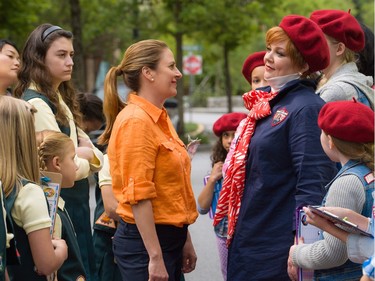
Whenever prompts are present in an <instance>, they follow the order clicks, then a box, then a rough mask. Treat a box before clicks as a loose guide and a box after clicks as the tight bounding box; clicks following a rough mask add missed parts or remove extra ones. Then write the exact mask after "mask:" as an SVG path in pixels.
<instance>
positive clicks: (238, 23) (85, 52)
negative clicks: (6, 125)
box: [0, 0, 374, 130]
mask: <svg viewBox="0 0 375 281" xmlns="http://www.w3.org/2000/svg"><path fill="white" fill-rule="evenodd" d="M316 9H340V10H345V11H347V10H349V9H350V10H351V13H352V14H353V15H354V16H355V17H356V18H357V19H358V20H360V21H361V22H363V23H365V24H366V25H367V26H369V27H370V28H371V29H372V30H374V1H373V0H330V1H326V0H314V1H300V0H284V1H279V0H277V1H276V0H266V1H264V0H69V1H62V0H33V1H29V0H1V2H0V38H8V39H11V40H13V41H14V42H16V44H17V46H19V48H20V49H21V50H22V47H23V44H24V42H25V40H26V39H27V36H28V34H29V33H30V32H31V31H32V30H33V29H34V28H35V27H36V26H38V25H39V24H41V23H45V22H49V23H52V24H55V25H59V26H61V27H63V28H64V29H67V30H71V31H72V32H73V33H74V36H75V40H74V47H75V51H76V55H75V71H74V80H75V84H76V86H77V87H78V89H80V90H82V91H87V92H92V91H94V90H95V81H96V80H97V76H98V73H99V66H100V63H101V62H103V61H105V62H108V65H117V64H118V63H119V62H120V60H121V58H122V55H123V52H124V51H125V49H126V48H127V47H128V46H129V45H131V44H132V43H134V42H136V41H139V40H142V39H148V38H155V39H161V40H164V41H166V42H167V43H168V45H169V46H170V47H171V49H172V51H173V52H174V54H175V57H176V62H177V66H178V67H179V69H180V70H182V62H183V56H184V55H187V54H188V51H186V48H185V46H198V47H199V49H198V50H196V51H194V54H197V55H201V56H202V58H203V71H202V74H201V75H196V76H194V89H193V90H192V89H189V87H191V77H190V78H189V76H187V75H185V77H184V79H182V80H181V82H180V83H179V85H178V87H179V88H178V96H177V99H178V101H179V105H180V107H181V108H179V111H180V115H182V112H183V106H182V105H183V104H184V102H183V96H186V95H188V94H189V95H190V97H189V100H190V103H191V105H192V106H203V105H205V103H206V98H207V97H208V96H227V97H228V111H232V105H231V96H232V95H241V94H242V93H244V92H245V91H247V90H248V88H249V86H248V84H247V82H246V80H245V79H244V78H243V77H242V74H241V69H242V63H243V61H244V59H245V58H246V57H247V55H248V54H249V53H251V52H254V51H259V50H263V49H265V46H264V34H265V32H266V31H267V29H269V28H270V27H272V26H274V25H278V24H279V22H280V20H281V19H282V17H283V16H285V15H288V14H299V15H304V16H307V17H308V16H309V15H310V13H311V12H312V11H314V10H316ZM181 118H183V116H181ZM182 120H183V119H182ZM182 130H183V129H182Z"/></svg>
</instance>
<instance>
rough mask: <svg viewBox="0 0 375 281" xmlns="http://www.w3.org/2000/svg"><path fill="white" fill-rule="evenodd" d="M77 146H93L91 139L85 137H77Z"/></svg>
mask: <svg viewBox="0 0 375 281" xmlns="http://www.w3.org/2000/svg"><path fill="white" fill-rule="evenodd" d="M78 147H88V148H91V149H92V148H93V147H92V144H91V141H90V140H89V139H87V138H78Z"/></svg>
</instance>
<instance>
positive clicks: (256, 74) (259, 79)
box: [251, 65, 268, 90]
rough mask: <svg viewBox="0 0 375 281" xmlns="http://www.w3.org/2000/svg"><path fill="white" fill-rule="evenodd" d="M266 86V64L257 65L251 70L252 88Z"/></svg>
mask: <svg viewBox="0 0 375 281" xmlns="http://www.w3.org/2000/svg"><path fill="white" fill-rule="evenodd" d="M265 86H268V82H267V81H266V80H264V65H261V66H257V67H255V68H254V69H253V71H252V72H251V89H253V90H255V89H257V88H260V87H265Z"/></svg>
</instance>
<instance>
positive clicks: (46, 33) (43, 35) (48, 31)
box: [42, 25, 62, 42]
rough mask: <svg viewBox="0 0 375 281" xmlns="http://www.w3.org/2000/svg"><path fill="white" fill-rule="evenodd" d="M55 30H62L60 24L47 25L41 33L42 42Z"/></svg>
mask: <svg viewBox="0 0 375 281" xmlns="http://www.w3.org/2000/svg"><path fill="white" fill-rule="evenodd" d="M57 30H62V28H61V27H60V26H57V25H53V26H51V27H48V28H47V29H46V30H44V32H43V34H42V42H44V40H46V39H47V37H48V36H49V35H50V34H51V33H53V32H55V31H57Z"/></svg>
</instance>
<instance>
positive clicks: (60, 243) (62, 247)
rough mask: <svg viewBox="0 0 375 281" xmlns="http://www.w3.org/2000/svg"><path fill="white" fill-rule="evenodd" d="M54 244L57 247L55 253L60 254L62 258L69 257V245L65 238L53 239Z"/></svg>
mask: <svg viewBox="0 0 375 281" xmlns="http://www.w3.org/2000/svg"><path fill="white" fill-rule="evenodd" d="M52 245H53V248H54V249H55V253H56V254H58V255H59V257H60V258H62V260H64V261H65V260H66V259H67V258H68V246H67V245H66V242H65V240H63V239H52Z"/></svg>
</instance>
